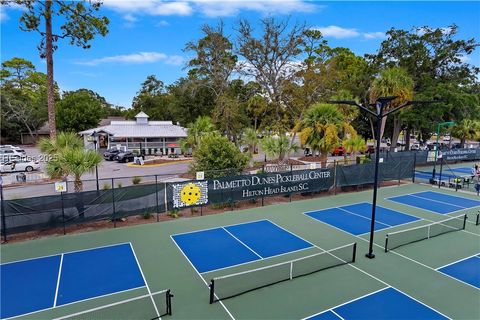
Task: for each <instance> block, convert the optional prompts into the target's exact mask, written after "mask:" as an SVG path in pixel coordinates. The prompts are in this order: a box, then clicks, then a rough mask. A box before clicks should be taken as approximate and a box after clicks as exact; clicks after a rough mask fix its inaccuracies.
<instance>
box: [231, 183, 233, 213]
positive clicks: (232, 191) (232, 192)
mask: <svg viewBox="0 0 480 320" xmlns="http://www.w3.org/2000/svg"><path fill="white" fill-rule="evenodd" d="M230 211H233V188H230Z"/></svg>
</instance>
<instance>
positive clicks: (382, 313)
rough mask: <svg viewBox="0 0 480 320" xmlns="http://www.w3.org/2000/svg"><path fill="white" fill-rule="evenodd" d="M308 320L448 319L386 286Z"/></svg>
mask: <svg viewBox="0 0 480 320" xmlns="http://www.w3.org/2000/svg"><path fill="white" fill-rule="evenodd" d="M308 319H309V320H313V319H315V320H330V319H332V320H333V319H335V320H337V319H345V320H350V319H385V320H386V319H392V320H393V319H397V320H398V319H431V320H433V319H448V318H447V317H445V316H444V315H442V314H440V313H439V312H437V311H435V310H433V309H432V308H430V307H428V306H426V305H424V304H422V303H420V302H418V301H417V300H414V299H412V298H411V297H409V296H407V295H405V294H404V293H402V292H400V291H398V290H396V289H394V288H391V287H390V288H386V289H382V290H380V291H376V292H374V293H371V294H369V295H366V296H363V297H361V298H359V299H356V300H353V301H349V302H347V303H345V304H342V305H340V306H338V307H335V308H332V309H330V310H326V311H323V312H321V313H319V314H317V315H314V316H312V317H309V318H308Z"/></svg>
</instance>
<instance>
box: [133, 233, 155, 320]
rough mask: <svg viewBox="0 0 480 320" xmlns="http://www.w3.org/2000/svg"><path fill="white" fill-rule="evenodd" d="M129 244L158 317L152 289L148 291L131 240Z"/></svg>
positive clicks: (148, 288)
mask: <svg viewBox="0 0 480 320" xmlns="http://www.w3.org/2000/svg"><path fill="white" fill-rule="evenodd" d="M129 244H130V249H132V253H133V257H134V258H135V261H136V262H137V267H138V270H140V273H141V274H142V278H143V282H144V283H145V286H146V287H147V291H148V294H149V295H150V299H151V300H152V303H153V307H154V308H155V312H156V313H157V316H158V319H160V312H158V309H157V305H156V304H155V300H153V296H152V291H150V287H149V286H148V282H147V279H145V275H144V274H143V270H142V267H141V266H140V262H139V261H138V258H137V255H136V254H135V250H134V249H133V245H132V243H131V242H129Z"/></svg>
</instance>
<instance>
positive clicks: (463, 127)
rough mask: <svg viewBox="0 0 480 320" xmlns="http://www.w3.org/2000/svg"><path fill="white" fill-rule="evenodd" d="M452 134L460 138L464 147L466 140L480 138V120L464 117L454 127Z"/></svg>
mask: <svg viewBox="0 0 480 320" xmlns="http://www.w3.org/2000/svg"><path fill="white" fill-rule="evenodd" d="M452 136H454V137H455V138H458V139H460V144H461V146H462V148H464V147H465V140H467V139H478V138H480V121H476V120H471V119H464V120H463V121H461V122H459V123H457V124H455V125H454V126H453V127H452Z"/></svg>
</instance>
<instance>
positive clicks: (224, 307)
mask: <svg viewBox="0 0 480 320" xmlns="http://www.w3.org/2000/svg"><path fill="white" fill-rule="evenodd" d="M170 239H172V241H173V243H174V244H175V245H176V246H177V248H178V250H180V252H181V253H182V254H183V256H184V257H185V259H187V261H188V263H189V264H190V266H191V267H192V268H193V270H195V272H196V274H197V275H198V276H199V277H200V279H202V281H203V283H204V284H205V285H206V286H207V288H209V289H210V286H209V285H208V283H207V281H206V280H205V279H204V278H203V277H202V275H201V274H200V273H199V272H198V270H197V269H196V268H195V266H194V265H193V263H192V261H190V259H188V257H187V255H186V254H185V252H183V250H182V249H181V248H180V246H179V245H178V244H177V243H176V242H175V240H174V239H173V236H170ZM215 297H216V298H217V300H218V297H217V295H215ZM218 302H219V303H220V305H221V306H222V307H223V309H225V311H226V312H227V314H228V315H229V316H230V318H231V319H232V320H235V317H234V316H233V315H232V313H231V312H230V311H229V310H228V309H227V307H226V306H225V305H224V304H223V302H222V301H221V300H218Z"/></svg>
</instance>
